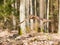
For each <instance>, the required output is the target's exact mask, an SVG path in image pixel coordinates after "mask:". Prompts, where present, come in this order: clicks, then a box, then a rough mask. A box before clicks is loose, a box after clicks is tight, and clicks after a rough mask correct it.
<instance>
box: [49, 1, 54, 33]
mask: <svg viewBox="0 0 60 45" xmlns="http://www.w3.org/2000/svg"><path fill="white" fill-rule="evenodd" d="M50 1H51V7H50V8H51V12H50V15H51V20H52V21H51V31H52V33H53V32H54V24H53V22H54V19H53V0H50Z"/></svg>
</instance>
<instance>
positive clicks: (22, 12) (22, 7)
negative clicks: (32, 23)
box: [20, 0, 27, 34]
mask: <svg viewBox="0 0 60 45" xmlns="http://www.w3.org/2000/svg"><path fill="white" fill-rule="evenodd" d="M26 3H27V2H26ZM24 19H25V0H20V22H22V21H23V20H24ZM25 24H26V23H25V22H23V23H22V24H21V25H20V28H21V32H22V34H26V27H25Z"/></svg>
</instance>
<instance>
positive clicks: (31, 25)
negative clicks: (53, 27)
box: [30, 0, 33, 30]
mask: <svg viewBox="0 0 60 45" xmlns="http://www.w3.org/2000/svg"><path fill="white" fill-rule="evenodd" d="M30 15H33V6H32V0H30ZM30 28H31V30H33V19H31V20H30Z"/></svg>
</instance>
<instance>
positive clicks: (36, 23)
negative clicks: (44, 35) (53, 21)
mask: <svg viewBox="0 0 60 45" xmlns="http://www.w3.org/2000/svg"><path fill="white" fill-rule="evenodd" d="M36 1H37V0H35V1H34V5H35V16H37V10H36V9H37V7H36ZM35 30H36V31H38V21H37V20H35Z"/></svg>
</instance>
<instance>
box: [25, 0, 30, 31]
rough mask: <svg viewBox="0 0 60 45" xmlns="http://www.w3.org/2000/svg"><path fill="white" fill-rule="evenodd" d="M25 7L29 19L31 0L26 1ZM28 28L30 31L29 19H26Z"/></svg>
mask: <svg viewBox="0 0 60 45" xmlns="http://www.w3.org/2000/svg"><path fill="white" fill-rule="evenodd" d="M25 4H26V5H25V9H26V18H28V19H29V0H26V1H25ZM26 30H27V32H29V31H30V26H29V20H27V21H26Z"/></svg>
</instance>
